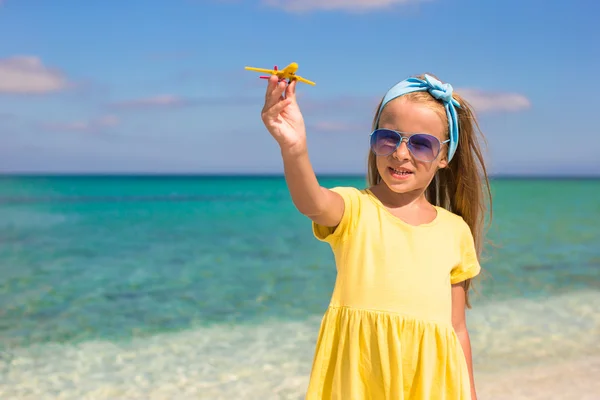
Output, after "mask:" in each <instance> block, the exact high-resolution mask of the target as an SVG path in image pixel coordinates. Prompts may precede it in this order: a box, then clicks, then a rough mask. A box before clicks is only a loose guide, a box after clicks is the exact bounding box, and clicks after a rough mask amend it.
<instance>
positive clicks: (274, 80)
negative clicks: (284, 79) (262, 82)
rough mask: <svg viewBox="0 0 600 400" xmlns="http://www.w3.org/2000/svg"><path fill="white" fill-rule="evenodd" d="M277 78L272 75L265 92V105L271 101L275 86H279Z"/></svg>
mask: <svg viewBox="0 0 600 400" xmlns="http://www.w3.org/2000/svg"><path fill="white" fill-rule="evenodd" d="M277 81H278V79H277V76H275V75H271V76H270V77H269V80H268V82H267V89H266V90H265V103H266V102H267V101H268V100H269V95H270V94H271V92H273V89H274V88H275V85H277Z"/></svg>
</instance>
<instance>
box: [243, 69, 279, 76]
mask: <svg viewBox="0 0 600 400" xmlns="http://www.w3.org/2000/svg"><path fill="white" fill-rule="evenodd" d="M245 69H247V70H248V71H256V72H264V73H265V74H271V75H277V72H278V71H275V70H273V69H265V68H254V67H246V68H245Z"/></svg>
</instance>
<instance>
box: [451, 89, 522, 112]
mask: <svg viewBox="0 0 600 400" xmlns="http://www.w3.org/2000/svg"><path fill="white" fill-rule="evenodd" d="M457 93H459V94H460V95H461V96H463V97H464V98H465V99H466V100H467V101H468V102H469V103H470V104H471V105H472V106H473V108H474V109H475V111H476V112H491V111H508V112H516V111H521V110H525V109H528V108H530V107H531V102H530V101H529V99H528V98H527V97H525V96H523V95H521V94H518V93H502V92H486V91H483V90H479V89H468V88H466V89H461V90H457Z"/></svg>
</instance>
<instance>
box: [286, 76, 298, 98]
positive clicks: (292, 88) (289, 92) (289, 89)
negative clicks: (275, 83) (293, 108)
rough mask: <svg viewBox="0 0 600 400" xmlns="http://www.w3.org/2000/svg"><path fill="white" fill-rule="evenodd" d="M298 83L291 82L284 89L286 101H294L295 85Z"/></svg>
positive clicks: (295, 81)
mask: <svg viewBox="0 0 600 400" xmlns="http://www.w3.org/2000/svg"><path fill="white" fill-rule="evenodd" d="M297 83H298V81H297V80H295V79H294V80H293V81H292V82H291V83H290V84H289V85H288V87H287V88H286V89H285V98H286V99H290V98H292V99H295V98H296V84H297Z"/></svg>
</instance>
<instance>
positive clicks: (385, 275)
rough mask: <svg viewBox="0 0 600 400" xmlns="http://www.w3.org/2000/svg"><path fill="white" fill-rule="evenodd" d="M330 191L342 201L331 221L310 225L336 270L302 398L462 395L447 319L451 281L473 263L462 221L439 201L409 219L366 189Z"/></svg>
mask: <svg viewBox="0 0 600 400" xmlns="http://www.w3.org/2000/svg"><path fill="white" fill-rule="evenodd" d="M332 190H334V191H336V192H337V193H339V194H341V195H342V197H343V198H344V202H345V210H344V214H343V217H342V220H341V222H340V224H339V225H338V227H337V228H335V230H332V229H330V228H327V227H324V226H320V225H318V224H316V223H313V226H312V228H313V233H314V235H315V237H316V238H317V239H319V240H321V241H325V242H327V243H329V244H330V245H331V248H332V251H333V253H334V257H335V262H336V269H337V278H336V283H335V287H334V290H333V294H332V297H331V301H330V304H329V307H328V308H327V310H326V312H325V315H324V316H323V320H322V322H321V327H320V331H319V337H318V340H317V343H316V349H315V354H314V361H313V365H312V371H311V375H310V382H309V385H308V389H307V394H306V399H307V400H317V399H318V400H321V399H327V400H334V399H335V400H363V399H364V400H366V399H369V400H392V399H393V400H470V398H471V394H470V381H469V374H468V369H467V363H466V359H465V356H464V353H463V350H462V347H461V344H460V342H459V340H458V337H457V335H456V333H455V331H454V329H453V327H452V318H451V314H452V308H451V299H452V298H451V284H453V283H457V282H460V281H462V280H465V279H467V278H471V277H473V276H475V275H477V274H478V273H479V271H480V265H479V263H478V260H477V256H476V252H475V247H474V243H473V237H472V235H471V231H470V229H469V226H468V225H467V224H466V222H465V221H464V220H463V219H462V218H461V217H460V216H458V215H456V214H453V213H451V212H449V211H447V210H445V209H444V208H441V207H436V209H437V212H438V213H437V216H436V218H435V220H434V221H432V222H431V223H428V224H424V225H419V226H413V225H410V224H407V223H405V222H403V221H402V220H400V219H399V218H397V217H395V216H394V215H392V214H391V213H390V212H389V211H388V210H387V209H386V208H385V207H384V206H383V204H382V203H381V202H380V201H379V200H378V199H377V197H375V196H374V195H373V193H371V192H370V191H369V190H368V189H363V190H359V189H356V188H353V187H336V188H333V189H332Z"/></svg>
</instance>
